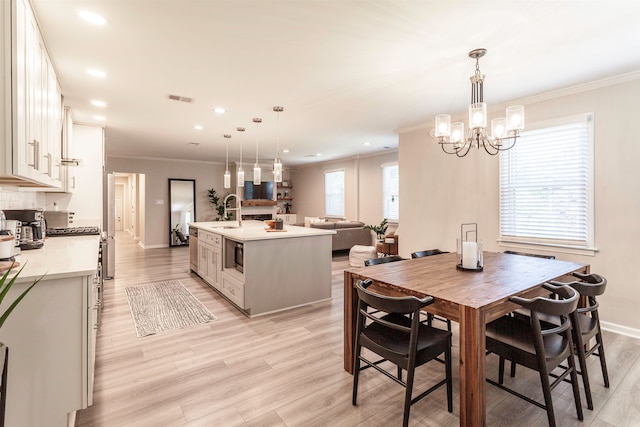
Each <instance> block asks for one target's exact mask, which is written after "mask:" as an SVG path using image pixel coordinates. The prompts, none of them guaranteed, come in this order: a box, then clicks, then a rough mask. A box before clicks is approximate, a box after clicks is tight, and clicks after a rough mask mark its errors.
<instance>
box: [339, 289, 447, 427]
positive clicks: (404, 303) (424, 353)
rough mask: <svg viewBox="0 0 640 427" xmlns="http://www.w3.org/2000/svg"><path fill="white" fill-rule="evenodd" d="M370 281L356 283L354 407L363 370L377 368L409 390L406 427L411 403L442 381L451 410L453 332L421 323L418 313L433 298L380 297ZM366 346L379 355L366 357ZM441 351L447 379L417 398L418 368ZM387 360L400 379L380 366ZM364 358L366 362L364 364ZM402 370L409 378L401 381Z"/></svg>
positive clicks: (423, 393) (404, 419)
mask: <svg viewBox="0 0 640 427" xmlns="http://www.w3.org/2000/svg"><path fill="white" fill-rule="evenodd" d="M371 283H372V281H371V280H370V279H367V280H365V281H362V280H359V281H358V282H357V284H356V290H357V293H358V298H359V301H358V316H357V320H356V335H355V348H354V355H355V356H354V367H353V396H352V401H351V403H352V405H354V406H355V405H356V404H357V397H358V380H359V377H360V371H362V370H364V369H368V368H374V369H375V370H377V371H379V372H380V373H382V374H384V375H385V376H387V377H388V378H391V379H392V380H393V381H395V382H396V383H398V384H400V385H402V386H404V387H405V389H406V390H405V398H404V416H403V423H402V425H403V427H406V426H408V425H409V412H410V410H411V405H413V404H414V403H416V402H417V401H419V400H420V399H422V398H423V397H425V396H427V395H428V394H429V393H431V392H433V391H435V390H436V389H438V388H439V387H440V386H441V385H443V384H446V386H447V387H446V388H447V409H448V411H449V412H452V411H453V391H452V375H451V332H448V331H444V330H442V329H436V328H432V327H430V326H427V325H425V324H423V323H420V311H421V310H422V309H423V308H424V307H426V306H427V305H429V304H431V303H432V302H433V297H430V296H426V297H424V298H421V299H419V298H416V297H414V296H406V297H389V296H385V295H380V294H376V293H374V292H372V291H370V290H369V289H367V288H368V287H369V286H370V285H371ZM372 310H373V311H372ZM363 347H364V348H366V349H369V350H370V351H372V352H373V353H375V354H376V355H378V356H380V357H381V359H379V360H376V361H370V360H368V359H367V358H366V357H364V356H363V355H362V348H363ZM442 353H444V360H445V378H444V379H442V380H440V381H439V382H438V383H437V384H435V385H433V386H432V387H430V388H429V389H428V390H426V391H424V392H422V393H421V394H420V395H418V396H417V397H412V395H413V380H414V372H415V368H416V367H417V366H421V365H423V364H425V363H427V362H429V361H431V360H434V359H435V358H436V357H437V356H439V355H441V354H442ZM387 361H389V362H391V363H393V364H395V365H396V367H397V370H398V376H397V377H396V376H394V375H393V374H391V373H390V372H389V371H387V370H386V369H384V368H382V367H381V366H380V364H382V363H383V362H387ZM361 362H363V363H364V366H362V367H361ZM402 369H404V370H406V371H407V380H406V382H405V381H403V380H402V375H401V373H402ZM374 398H375V396H374Z"/></svg>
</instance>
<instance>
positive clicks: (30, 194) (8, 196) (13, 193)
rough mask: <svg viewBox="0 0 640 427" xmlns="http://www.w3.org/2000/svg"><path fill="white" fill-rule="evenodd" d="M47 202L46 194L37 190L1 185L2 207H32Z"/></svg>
mask: <svg viewBox="0 0 640 427" xmlns="http://www.w3.org/2000/svg"><path fill="white" fill-rule="evenodd" d="M44 204H45V194H44V193H38V192H35V191H20V190H19V189H18V188H13V187H0V210H1V209H32V208H38V207H42V206H44Z"/></svg>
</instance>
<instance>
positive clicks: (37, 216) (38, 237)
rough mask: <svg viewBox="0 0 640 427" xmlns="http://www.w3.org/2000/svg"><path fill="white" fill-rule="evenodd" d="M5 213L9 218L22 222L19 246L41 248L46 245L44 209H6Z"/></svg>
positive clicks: (22, 248) (23, 248)
mask: <svg viewBox="0 0 640 427" xmlns="http://www.w3.org/2000/svg"><path fill="white" fill-rule="evenodd" d="M4 214H5V216H6V217H7V219H8V220H16V221H20V222H21V223H22V226H21V228H20V232H19V233H16V235H19V236H20V240H19V246H20V249H21V250H29V249H39V248H41V247H42V246H43V245H44V238H45V230H46V229H47V226H46V223H45V221H44V214H43V211H42V209H5V210H4Z"/></svg>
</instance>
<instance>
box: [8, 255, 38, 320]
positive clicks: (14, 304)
mask: <svg viewBox="0 0 640 427" xmlns="http://www.w3.org/2000/svg"><path fill="white" fill-rule="evenodd" d="M11 266H12V267H13V264H11ZM25 266H26V264H25V265H23V266H22V267H21V268H20V270H18V272H17V273H16V275H15V276H13V277H12V278H11V280H10V281H9V282H7V278H8V277H9V273H10V272H11V268H9V270H7V271H6V272H5V273H4V275H3V276H2V279H0V304H2V301H4V298H5V297H6V296H7V293H8V292H9V290H10V289H11V287H12V286H13V284H14V283H15V281H16V279H17V278H18V276H19V275H20V273H21V272H22V270H23V269H24V267H25ZM45 274H46V273H45ZM43 277H44V274H43V275H42V276H41V277H39V278H38V279H36V280H35V281H34V282H33V283H32V284H31V286H29V287H28V288H27V289H25V291H24V292H22V293H21V294H20V295H19V296H18V297H17V298H16V299H15V300H14V301H13V303H12V304H11V305H10V306H9V308H7V309H6V310H5V312H4V313H3V314H2V316H0V329H1V328H2V325H4V322H5V321H6V320H7V318H8V317H9V315H10V314H11V312H13V310H14V309H15V308H16V307H17V306H18V304H19V303H20V301H22V299H23V298H24V297H25V296H27V294H28V293H29V291H30V290H31V289H32V288H33V287H34V286H35V285H37V284H38V282H40V280H42V278H43Z"/></svg>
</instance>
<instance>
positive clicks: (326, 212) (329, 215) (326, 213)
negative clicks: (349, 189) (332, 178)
mask: <svg viewBox="0 0 640 427" xmlns="http://www.w3.org/2000/svg"><path fill="white" fill-rule="evenodd" d="M336 173H341V174H342V201H341V204H342V206H341V207H342V213H341V214H339V213H334V212H332V213H329V204H328V203H327V199H328V197H329V194H328V193H327V176H328V175H331V174H336ZM345 181H346V173H345V169H344V168H341V169H331V170H326V171H324V216H325V217H326V218H341V219H343V218H344V217H345V216H344V214H345V203H344V201H345V187H346V185H345ZM336 194H337V193H336Z"/></svg>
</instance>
